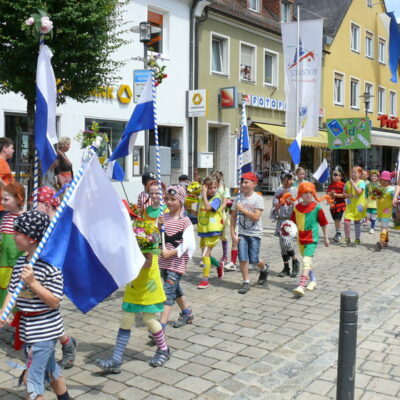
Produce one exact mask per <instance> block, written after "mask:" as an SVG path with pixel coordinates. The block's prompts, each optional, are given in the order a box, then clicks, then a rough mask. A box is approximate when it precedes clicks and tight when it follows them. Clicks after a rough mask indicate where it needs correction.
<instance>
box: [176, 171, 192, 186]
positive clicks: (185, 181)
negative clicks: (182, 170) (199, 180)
mask: <svg viewBox="0 0 400 400" xmlns="http://www.w3.org/2000/svg"><path fill="white" fill-rule="evenodd" d="M178 181H179V185H180V186H183V187H184V188H185V189H187V187H188V186H189V185H190V179H189V177H188V176H187V175H185V174H183V175H180V176H179V178H178Z"/></svg>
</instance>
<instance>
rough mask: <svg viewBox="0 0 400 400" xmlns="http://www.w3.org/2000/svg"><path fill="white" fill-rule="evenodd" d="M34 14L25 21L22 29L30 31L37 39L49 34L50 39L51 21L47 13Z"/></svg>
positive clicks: (41, 11) (40, 11) (51, 35)
mask: <svg viewBox="0 0 400 400" xmlns="http://www.w3.org/2000/svg"><path fill="white" fill-rule="evenodd" d="M37 11H38V12H37V13H36V14H32V16H31V17H29V18H28V19H26V20H25V23H24V24H23V25H22V29H24V30H27V29H31V31H32V34H33V35H34V36H36V37H37V38H38V39H39V38H40V35H46V34H47V33H50V38H51V39H52V38H53V21H52V20H51V19H50V18H49V16H48V14H47V11H45V10H40V9H38V10H37Z"/></svg>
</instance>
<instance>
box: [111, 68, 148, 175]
mask: <svg viewBox="0 0 400 400" xmlns="http://www.w3.org/2000/svg"><path fill="white" fill-rule="evenodd" d="M154 126H155V122H154V99H153V83H152V75H150V76H149V78H148V80H147V82H146V85H145V87H144V88H143V92H142V94H141V96H140V98H139V102H138V103H137V105H136V107H135V109H134V110H133V113H132V115H131V118H130V120H129V122H128V125H127V126H126V128H125V130H124V133H123V134H122V137H121V141H120V142H119V143H118V146H117V147H116V149H115V150H114V151H113V153H112V154H111V157H110V161H113V160H116V159H118V158H120V157H126V156H127V155H128V154H130V153H132V150H133V146H134V145H135V142H136V138H137V133H138V132H139V131H143V130H146V129H154ZM122 179H123V178H122ZM122 179H118V180H122Z"/></svg>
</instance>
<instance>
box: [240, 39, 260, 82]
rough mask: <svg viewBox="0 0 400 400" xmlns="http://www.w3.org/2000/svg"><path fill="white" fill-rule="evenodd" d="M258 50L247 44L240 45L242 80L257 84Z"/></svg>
mask: <svg viewBox="0 0 400 400" xmlns="http://www.w3.org/2000/svg"><path fill="white" fill-rule="evenodd" d="M255 68H256V48H255V47H254V46H249V45H247V44H243V43H241V44H240V79H242V80H244V81H249V82H255V80H256V74H255Z"/></svg>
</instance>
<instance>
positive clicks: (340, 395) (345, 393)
mask: <svg viewBox="0 0 400 400" xmlns="http://www.w3.org/2000/svg"><path fill="white" fill-rule="evenodd" d="M357 319H358V293H357V292H352V291H347V292H342V293H341V294H340V325H339V351H338V369H337V384H336V399H337V400H353V399H354V381H355V375H356V349H357Z"/></svg>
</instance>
